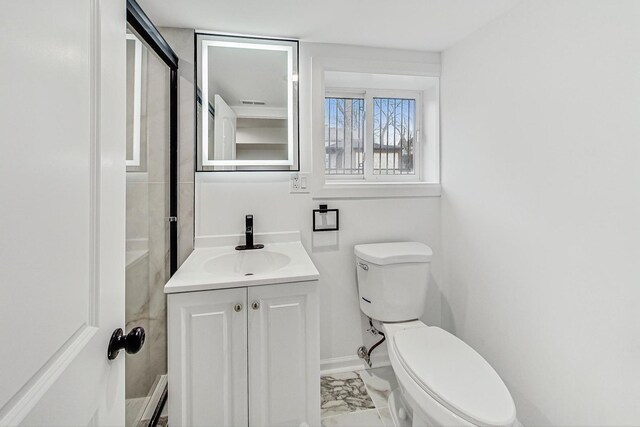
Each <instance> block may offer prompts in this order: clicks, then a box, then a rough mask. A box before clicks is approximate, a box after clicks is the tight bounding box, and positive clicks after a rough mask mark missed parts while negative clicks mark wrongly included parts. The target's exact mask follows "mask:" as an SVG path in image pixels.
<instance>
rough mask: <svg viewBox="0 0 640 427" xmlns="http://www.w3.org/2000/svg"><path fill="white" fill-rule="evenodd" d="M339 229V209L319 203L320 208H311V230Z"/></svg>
mask: <svg viewBox="0 0 640 427" xmlns="http://www.w3.org/2000/svg"><path fill="white" fill-rule="evenodd" d="M339 229H340V211H339V210H338V209H327V205H320V209H314V210H313V231H338V230H339Z"/></svg>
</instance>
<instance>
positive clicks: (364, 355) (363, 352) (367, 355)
mask: <svg viewBox="0 0 640 427" xmlns="http://www.w3.org/2000/svg"><path fill="white" fill-rule="evenodd" d="M369 326H371V327H370V328H369V329H368V330H369V332H371V333H372V334H373V335H382V338H381V339H380V340H379V341H378V342H377V343H375V344H374V345H372V346H371V348H370V349H369V350H368V351H367V347H365V346H362V347H360V348H358V357H359V358H360V359H364V361H365V362H367V365H369V367H371V353H372V352H373V350H375V349H376V347H378V346H379V345H380V344H382V343H383V342H384V340H385V339H386V337H385V336H384V333H382V332H381V331H379V330H378V329H377V328H376V327H375V326H373V321H372V320H371V318H369Z"/></svg>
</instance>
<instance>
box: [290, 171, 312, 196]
mask: <svg viewBox="0 0 640 427" xmlns="http://www.w3.org/2000/svg"><path fill="white" fill-rule="evenodd" d="M308 192H309V174H306V173H300V172H296V173H292V174H291V193H308Z"/></svg>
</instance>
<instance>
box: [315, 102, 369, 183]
mask: <svg viewBox="0 0 640 427" xmlns="http://www.w3.org/2000/svg"><path fill="white" fill-rule="evenodd" d="M364 134H365V129H364V99H362V98H337V97H327V98H325V101H324V141H325V162H326V165H325V172H326V174H327V175H364Z"/></svg>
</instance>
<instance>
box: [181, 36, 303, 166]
mask: <svg viewBox="0 0 640 427" xmlns="http://www.w3.org/2000/svg"><path fill="white" fill-rule="evenodd" d="M194 45H195V75H194V78H195V81H196V85H194V86H195V90H196V94H195V99H196V103H195V110H196V114H195V116H196V126H195V127H196V160H197V161H196V171H197V172H261V171H265V172H267V171H270V172H273V171H284V172H296V171H299V170H300V142H299V141H300V129H299V56H300V55H299V53H300V52H299V51H300V45H299V42H298V40H292V39H278V38H269V37H254V36H251V37H249V36H240V35H232V34H221V33H210V32H203V31H196V32H195V34H194ZM210 46H219V47H235V48H240V49H257V50H272V51H281V52H286V53H287V70H288V72H287V74H288V79H287V159H286V160H259V159H256V160H209V144H208V141H209V140H208V137H209V123H208V114H210V112H211V110H212V109H213V107H212V106H211V103H208V104H209V105H207V108H206V109H205V108H203V104H202V103H203V101H205V100H207V99H209V98H208V91H209V81H208V79H205V78H203V77H204V76H205V75H208V71H209V61H208V48H209V47H210ZM200 88H202V89H200ZM198 109H200V111H198ZM203 111H206V112H207V113H206V114H207V115H205V114H204V113H203ZM213 114H215V111H213ZM205 118H206V120H205ZM234 166H240V167H242V168H241V169H236V168H233V167H234Z"/></svg>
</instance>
